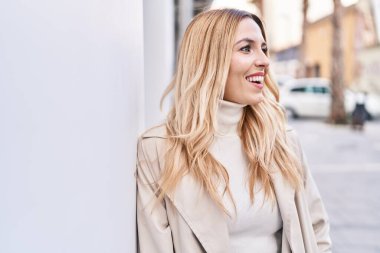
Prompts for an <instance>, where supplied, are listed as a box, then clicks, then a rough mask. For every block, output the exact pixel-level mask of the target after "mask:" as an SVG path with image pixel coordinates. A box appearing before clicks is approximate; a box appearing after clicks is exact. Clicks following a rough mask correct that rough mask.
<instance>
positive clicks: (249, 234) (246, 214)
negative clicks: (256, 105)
mask: <svg viewBox="0 0 380 253" xmlns="http://www.w3.org/2000/svg"><path fill="white" fill-rule="evenodd" d="M243 107H244V105H240V104H235V103H232V102H227V101H224V100H223V101H221V102H220V105H219V109H218V115H217V117H218V125H217V127H218V128H217V133H216V135H215V138H214V142H213V144H212V145H211V147H210V153H211V154H212V155H213V156H214V157H215V159H217V160H218V161H219V162H220V163H221V164H222V165H223V166H224V167H225V168H226V170H227V172H228V174H229V177H230V190H231V193H232V196H233V198H234V200H235V204H236V213H235V211H234V207H233V204H232V202H231V201H230V199H229V198H228V197H227V196H225V197H224V204H225V206H226V207H227V210H228V211H229V213H230V214H231V215H232V217H228V216H226V219H227V224H228V227H229V234H230V252H231V253H252V252H260V253H277V252H280V251H281V236H282V219H281V216H280V212H279V209H278V205H277V202H276V203H275V204H274V205H272V202H271V201H270V200H266V201H264V192H263V190H260V186H261V185H260V182H257V183H256V186H255V200H254V203H253V205H252V204H251V202H250V198H249V191H248V173H247V170H248V160H247V157H246V155H245V153H244V151H243V146H242V142H241V140H240V137H239V136H238V133H237V125H238V123H239V120H240V118H241V117H242V113H243ZM226 195H227V194H226Z"/></svg>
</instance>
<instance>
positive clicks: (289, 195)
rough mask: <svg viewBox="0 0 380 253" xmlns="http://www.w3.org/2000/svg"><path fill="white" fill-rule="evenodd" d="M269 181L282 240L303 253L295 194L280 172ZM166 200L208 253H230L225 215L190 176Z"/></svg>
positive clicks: (293, 249) (186, 176) (274, 174)
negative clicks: (271, 186) (281, 221)
mask: <svg viewBox="0 0 380 253" xmlns="http://www.w3.org/2000/svg"><path fill="white" fill-rule="evenodd" d="M271 178H272V182H273V185H274V191H275V194H276V198H277V202H278V206H279V209H280V213H281V217H282V220H283V236H286V239H287V241H288V243H289V245H290V248H291V249H292V252H303V247H302V245H303V243H300V242H299V238H302V235H301V230H300V223H299V219H298V214H297V208H296V205H295V201H294V198H295V191H294V189H293V188H292V187H291V186H290V185H289V184H288V183H287V182H286V181H285V179H284V178H283V176H282V175H281V173H280V172H277V173H273V174H272V175H271ZM168 197H169V199H170V200H171V201H172V202H173V204H174V206H175V207H176V208H177V210H178V212H179V213H180V214H181V216H182V217H183V218H184V220H185V221H186V223H187V224H188V225H189V227H190V228H191V230H192V231H193V233H194V235H195V236H196V237H197V239H198V240H199V242H200V243H201V245H202V246H203V248H204V249H205V251H206V252H207V253H216V252H218V253H223V252H226V253H227V252H229V233H228V226H227V222H226V217H225V214H224V213H223V211H222V210H221V209H220V208H219V207H218V206H217V205H216V204H215V203H214V202H213V201H212V199H211V198H210V196H209V195H208V194H207V193H206V192H205V191H204V189H202V188H201V186H200V185H199V183H198V182H196V181H195V180H194V179H193V177H192V176H190V175H185V176H184V177H183V178H182V180H181V181H180V183H179V184H178V186H177V188H176V191H175V193H173V194H170V195H169V196H168ZM283 247H284V245H283ZM295 247H298V248H295Z"/></svg>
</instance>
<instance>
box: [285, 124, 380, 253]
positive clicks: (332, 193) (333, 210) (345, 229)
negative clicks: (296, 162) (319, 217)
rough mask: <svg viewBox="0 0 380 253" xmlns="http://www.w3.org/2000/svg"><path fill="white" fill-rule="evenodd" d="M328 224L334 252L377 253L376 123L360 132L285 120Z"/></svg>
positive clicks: (379, 172) (379, 130)
mask: <svg viewBox="0 0 380 253" xmlns="http://www.w3.org/2000/svg"><path fill="white" fill-rule="evenodd" d="M289 123H290V125H291V126H293V128H295V129H296V131H297V132H298V135H299V137H300V140H301V143H302V145H303V148H304V151H305V153H306V156H307V158H308V162H309V167H310V169H311V171H312V173H313V175H314V178H315V180H316V183H317V185H318V187H319V190H320V192H321V195H322V198H323V200H324V203H325V206H326V209H327V212H328V214H329V217H330V223H331V237H332V240H333V252H334V253H379V252H380V122H379V121H377V122H370V123H369V124H367V125H366V129H365V131H364V132H363V133H359V132H353V131H352V130H351V129H350V128H349V127H348V126H338V127H334V126H330V125H327V124H324V123H323V122H321V121H315V120H314V121H313V120H307V121H291V122H289Z"/></svg>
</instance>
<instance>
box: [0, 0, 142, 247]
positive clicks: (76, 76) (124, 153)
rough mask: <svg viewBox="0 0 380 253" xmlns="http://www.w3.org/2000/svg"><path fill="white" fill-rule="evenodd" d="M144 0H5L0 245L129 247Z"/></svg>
mask: <svg viewBox="0 0 380 253" xmlns="http://www.w3.org/2000/svg"><path fill="white" fill-rule="evenodd" d="M140 2H141V1H139V0H127V1H120V0H95V1H94V0H91V1H90V0H79V1H78V0H65V1H46V0H34V1H23V0H12V1H1V3H0V31H1V32H0V224H1V225H0V252H1V253H11V252H12V253H26V252H27V253H45V252H46V253H52V252H54V253H59V252H70V253H76V252H78V253H79V252H80V253H83V252H91V253H96V252H99V253H100V252H102V253H103V252H115V253H117V252H134V249H135V214H134V212H135V207H134V202H135V200H134V196H135V183H134V179H133V170H134V167H135V161H134V159H135V147H136V136H137V133H138V132H139V131H141V130H142V129H143V128H144V126H143V122H144V120H143V119H141V118H139V113H140V115H141V114H142V112H143V93H142V92H143V47H142V45H143V30H142V29H143V28H142V25H143V24H142V21H143V20H142V13H143V9H142V3H140Z"/></svg>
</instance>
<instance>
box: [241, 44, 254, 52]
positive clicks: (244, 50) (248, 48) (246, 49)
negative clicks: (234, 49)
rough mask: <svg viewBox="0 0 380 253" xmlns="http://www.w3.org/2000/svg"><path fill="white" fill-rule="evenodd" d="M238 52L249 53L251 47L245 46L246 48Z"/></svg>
mask: <svg viewBox="0 0 380 253" xmlns="http://www.w3.org/2000/svg"><path fill="white" fill-rule="evenodd" d="M240 51H242V52H246V53H249V52H251V46H250V45H246V46H244V47H242V48H240Z"/></svg>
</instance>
